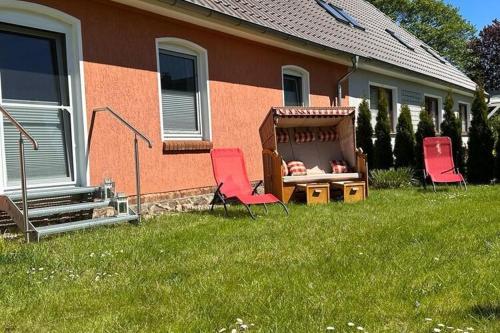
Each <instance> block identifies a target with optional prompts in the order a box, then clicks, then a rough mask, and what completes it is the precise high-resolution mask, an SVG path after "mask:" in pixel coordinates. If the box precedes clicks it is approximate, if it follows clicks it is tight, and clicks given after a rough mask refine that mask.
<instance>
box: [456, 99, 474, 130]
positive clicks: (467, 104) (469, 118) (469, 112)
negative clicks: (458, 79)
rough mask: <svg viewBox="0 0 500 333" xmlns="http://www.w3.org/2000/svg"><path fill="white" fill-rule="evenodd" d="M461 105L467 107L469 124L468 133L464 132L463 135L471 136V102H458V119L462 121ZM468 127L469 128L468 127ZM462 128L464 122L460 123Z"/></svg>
mask: <svg viewBox="0 0 500 333" xmlns="http://www.w3.org/2000/svg"><path fill="white" fill-rule="evenodd" d="M460 104H463V105H465V106H467V122H466V124H465V125H466V128H467V129H466V131H465V132H462V134H464V135H468V134H469V128H470V124H471V121H472V113H471V103H469V102H464V101H460V100H459V101H457V106H458V117H459V119H460ZM467 125H468V126H467ZM460 127H462V122H460Z"/></svg>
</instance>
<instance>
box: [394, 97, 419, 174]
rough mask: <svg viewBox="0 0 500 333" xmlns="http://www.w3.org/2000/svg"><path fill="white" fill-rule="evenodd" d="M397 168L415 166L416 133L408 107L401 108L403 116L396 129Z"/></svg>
mask: <svg viewBox="0 0 500 333" xmlns="http://www.w3.org/2000/svg"><path fill="white" fill-rule="evenodd" d="M394 156H395V157H396V163H395V165H396V168H402V167H413V166H414V165H415V133H414V132H413V124H412V123H411V112H410V108H409V107H408V105H403V106H402V107H401V114H400V115H399V119H398V126H397V128H396V144H395V145H394Z"/></svg>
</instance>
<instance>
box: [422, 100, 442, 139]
mask: <svg viewBox="0 0 500 333" xmlns="http://www.w3.org/2000/svg"><path fill="white" fill-rule="evenodd" d="M425 110H427V112H428V113H429V114H430V116H431V117H432V121H433V122H434V126H435V128H436V132H439V130H440V129H439V128H440V126H439V125H440V124H439V100H438V99H437V98H434V97H429V96H425Z"/></svg>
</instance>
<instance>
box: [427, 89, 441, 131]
mask: <svg viewBox="0 0 500 333" xmlns="http://www.w3.org/2000/svg"><path fill="white" fill-rule="evenodd" d="M426 97H430V98H435V99H437V101H438V119H437V126H436V124H434V126H435V127H436V128H435V129H436V133H440V132H441V123H442V122H443V97H442V96H438V95H431V94H426V93H424V106H425V98H426ZM425 111H427V112H429V110H425Z"/></svg>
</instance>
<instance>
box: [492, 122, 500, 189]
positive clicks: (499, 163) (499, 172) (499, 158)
mask: <svg viewBox="0 0 500 333" xmlns="http://www.w3.org/2000/svg"><path fill="white" fill-rule="evenodd" d="M493 124H494V126H495V132H496V134H497V144H496V145H495V156H496V158H495V178H496V181H497V182H500V116H496V117H495V118H494V119H493Z"/></svg>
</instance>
